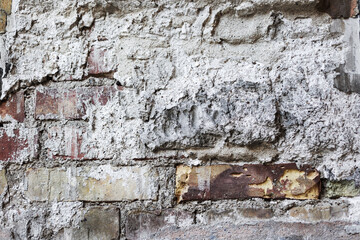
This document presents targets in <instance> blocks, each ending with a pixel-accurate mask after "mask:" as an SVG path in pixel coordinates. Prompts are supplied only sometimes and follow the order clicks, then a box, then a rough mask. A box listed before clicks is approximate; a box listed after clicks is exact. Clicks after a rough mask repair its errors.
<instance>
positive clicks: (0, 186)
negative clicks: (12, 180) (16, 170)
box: [0, 169, 7, 196]
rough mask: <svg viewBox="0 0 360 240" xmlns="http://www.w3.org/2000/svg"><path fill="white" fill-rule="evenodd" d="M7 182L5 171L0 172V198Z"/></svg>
mask: <svg viewBox="0 0 360 240" xmlns="http://www.w3.org/2000/svg"><path fill="white" fill-rule="evenodd" d="M6 188H7V180H6V176H5V170H4V169H3V170H0V196H1V195H3V193H4V192H5V191H6Z"/></svg>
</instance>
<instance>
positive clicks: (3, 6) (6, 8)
mask: <svg viewBox="0 0 360 240" xmlns="http://www.w3.org/2000/svg"><path fill="white" fill-rule="evenodd" d="M11 4H12V0H1V2H0V34H1V33H4V32H5V29H6V23H7V15H9V14H11Z"/></svg>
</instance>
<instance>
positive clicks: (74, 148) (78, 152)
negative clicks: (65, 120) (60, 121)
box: [44, 125, 114, 160]
mask: <svg viewBox="0 0 360 240" xmlns="http://www.w3.org/2000/svg"><path fill="white" fill-rule="evenodd" d="M91 135H92V131H91V129H89V128H87V127H84V126H74V125H69V126H52V127H50V128H49V129H48V130H47V136H48V138H47V140H46V141H45V142H44V145H45V146H46V147H47V150H48V151H47V154H48V157H49V158H50V159H71V160H96V159H111V158H113V156H114V152H113V151H109V150H107V148H106V147H107V146H102V145H99V144H97V141H96V139H92V138H91Z"/></svg>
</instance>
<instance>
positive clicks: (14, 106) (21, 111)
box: [0, 91, 25, 122]
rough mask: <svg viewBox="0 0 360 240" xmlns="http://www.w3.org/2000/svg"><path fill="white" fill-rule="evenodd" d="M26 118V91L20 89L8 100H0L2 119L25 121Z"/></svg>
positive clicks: (0, 115) (0, 119) (0, 117)
mask: <svg viewBox="0 0 360 240" xmlns="http://www.w3.org/2000/svg"><path fill="white" fill-rule="evenodd" d="M24 119H25V103H24V92H23V91H19V92H17V93H16V94H15V95H13V96H11V97H10V98H9V99H8V100H7V101H3V102H0V121H11V120H15V121H18V122H23V121H24Z"/></svg>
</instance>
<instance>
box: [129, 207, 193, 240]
mask: <svg viewBox="0 0 360 240" xmlns="http://www.w3.org/2000/svg"><path fill="white" fill-rule="evenodd" d="M193 222H194V218H193V214H192V213H191V212H187V211H182V210H175V209H168V210H163V211H159V212H134V213H130V214H129V215H128V216H127V221H126V238H127V239H129V240H130V239H131V240H132V239H134V240H135V239H152V238H153V236H154V235H155V233H156V232H157V231H159V230H161V229H163V228H179V227H184V226H187V225H191V224H193Z"/></svg>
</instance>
